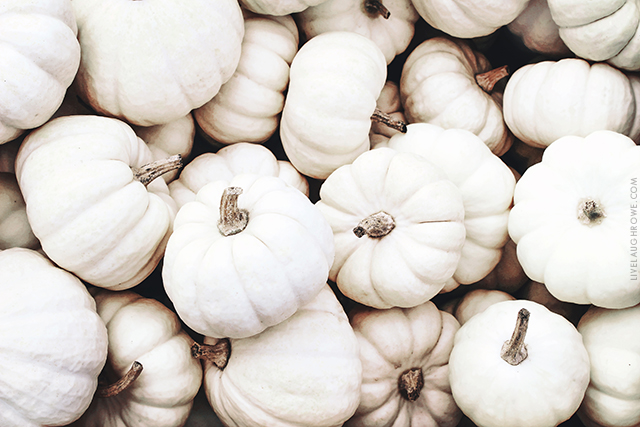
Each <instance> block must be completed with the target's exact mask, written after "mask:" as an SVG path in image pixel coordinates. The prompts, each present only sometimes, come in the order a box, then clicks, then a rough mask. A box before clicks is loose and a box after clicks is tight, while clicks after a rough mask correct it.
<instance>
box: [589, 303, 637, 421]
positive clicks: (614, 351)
mask: <svg viewBox="0 0 640 427" xmlns="http://www.w3.org/2000/svg"><path fill="white" fill-rule="evenodd" d="M578 332H580V333H581V334H582V338H583V340H584V345H585V347H586V348H587V352H588V353H589V360H590V362H591V382H590V383H589V387H588V388H587V392H586V395H585V398H584V400H583V401H582V405H581V406H580V409H579V410H578V416H579V417H580V419H581V420H582V422H584V424H585V425H586V426H588V427H605V426H607V427H608V426H616V427H634V426H637V425H639V424H640V385H639V384H640V375H639V374H640V371H639V370H638V364H639V363H640V346H639V345H638V343H640V334H639V332H640V305H636V306H633V307H629V308H625V309H620V310H609V309H604V308H598V307H593V306H592V307H591V308H589V310H588V311H587V312H586V313H585V315H584V316H582V318H581V319H580V323H578Z"/></svg>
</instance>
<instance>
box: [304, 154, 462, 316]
mask: <svg viewBox="0 0 640 427" xmlns="http://www.w3.org/2000/svg"><path fill="white" fill-rule="evenodd" d="M316 206H318V208H319V209H320V211H321V212H322V214H323V215H324V216H325V218H326V219H327V221H328V222H329V224H330V225H331V228H332V230H333V235H334V240H335V249H336V257H335V261H334V263H333V266H332V267H331V271H330V274H329V278H330V279H331V280H333V281H334V282H336V284H337V285H338V288H339V289H340V291H341V292H342V293H343V294H344V295H345V296H347V297H348V298H350V299H352V300H354V301H356V302H359V303H361V304H364V305H367V306H370V307H375V308H390V307H413V306H416V305H419V304H422V303H424V302H426V301H428V300H429V299H431V298H432V297H434V296H435V295H437V294H438V293H439V292H440V291H441V290H442V289H443V288H444V286H445V285H446V283H447V281H449V280H450V279H451V277H452V276H453V273H454V272H455V269H456V267H457V265H458V262H459V260H460V255H461V252H462V246H463V244H464V237H465V229H464V224H463V219H464V206H463V201H462V195H461V194H460V190H459V189H458V188H457V187H456V185H455V184H454V183H453V182H452V181H450V180H449V179H447V177H446V175H445V173H444V172H442V171H441V170H440V169H439V168H437V167H436V166H435V165H434V164H432V163H431V162H429V161H428V160H426V159H425V158H424V157H422V156H420V155H417V154H414V153H407V152H398V151H396V150H393V149H391V148H387V147H381V148H376V149H375V150H370V151H368V152H365V153H363V154H361V155H360V156H359V157H358V158H357V159H356V160H355V161H354V162H353V163H352V164H350V165H345V166H342V167H341V168H339V169H337V170H336V171H335V172H333V173H332V174H331V175H330V176H329V178H327V179H326V180H325V181H324V182H323V183H322V186H321V187H320V200H319V201H318V202H316ZM380 211H383V212H385V213H386V214H388V215H390V216H391V217H392V218H393V220H394V222H395V228H393V229H392V230H391V231H390V232H389V233H388V234H387V235H384V236H382V237H369V236H368V235H363V236H362V237H357V235H356V234H355V233H354V231H353V229H354V228H355V227H356V226H358V224H359V223H360V222H361V221H362V220H364V219H365V218H367V217H369V216H370V215H372V214H376V213H378V212H380Z"/></svg>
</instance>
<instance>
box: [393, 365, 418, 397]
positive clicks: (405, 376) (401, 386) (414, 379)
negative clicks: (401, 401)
mask: <svg viewBox="0 0 640 427" xmlns="http://www.w3.org/2000/svg"><path fill="white" fill-rule="evenodd" d="M422 387H424V377H423V375H422V368H411V369H409V370H407V371H404V372H403V373H402V375H400V377H399V378H398V391H399V392H400V396H402V397H404V398H405V399H407V400H408V401H409V402H413V401H414V400H416V399H418V397H420V391H421V390H422Z"/></svg>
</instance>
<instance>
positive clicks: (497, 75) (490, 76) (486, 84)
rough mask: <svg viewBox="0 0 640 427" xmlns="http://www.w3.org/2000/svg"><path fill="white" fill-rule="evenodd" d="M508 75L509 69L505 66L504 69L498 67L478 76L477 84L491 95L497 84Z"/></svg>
mask: <svg viewBox="0 0 640 427" xmlns="http://www.w3.org/2000/svg"><path fill="white" fill-rule="evenodd" d="M508 75H509V67H508V66H506V65H503V66H502V67H498V68H495V69H493V70H489V71H487V72H484V73H481V74H476V83H478V86H480V87H481V88H482V89H483V90H484V91H485V92H487V93H491V91H492V90H493V87H494V86H495V85H496V83H498V82H499V81H500V80H502V79H503V78H505V77H507V76H508Z"/></svg>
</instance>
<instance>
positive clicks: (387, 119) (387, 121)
mask: <svg viewBox="0 0 640 427" xmlns="http://www.w3.org/2000/svg"><path fill="white" fill-rule="evenodd" d="M371 120H373V121H375V122H378V123H382V124H383V125H385V126H389V127H390V128H391V129H395V130H397V131H398V132H402V133H407V124H406V123H405V122H403V121H402V120H396V119H394V118H393V117H391V116H390V115H389V114H387V113H385V112H384V111H382V110H380V109H379V108H376V109H375V110H374V111H373V114H372V115H371Z"/></svg>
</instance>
